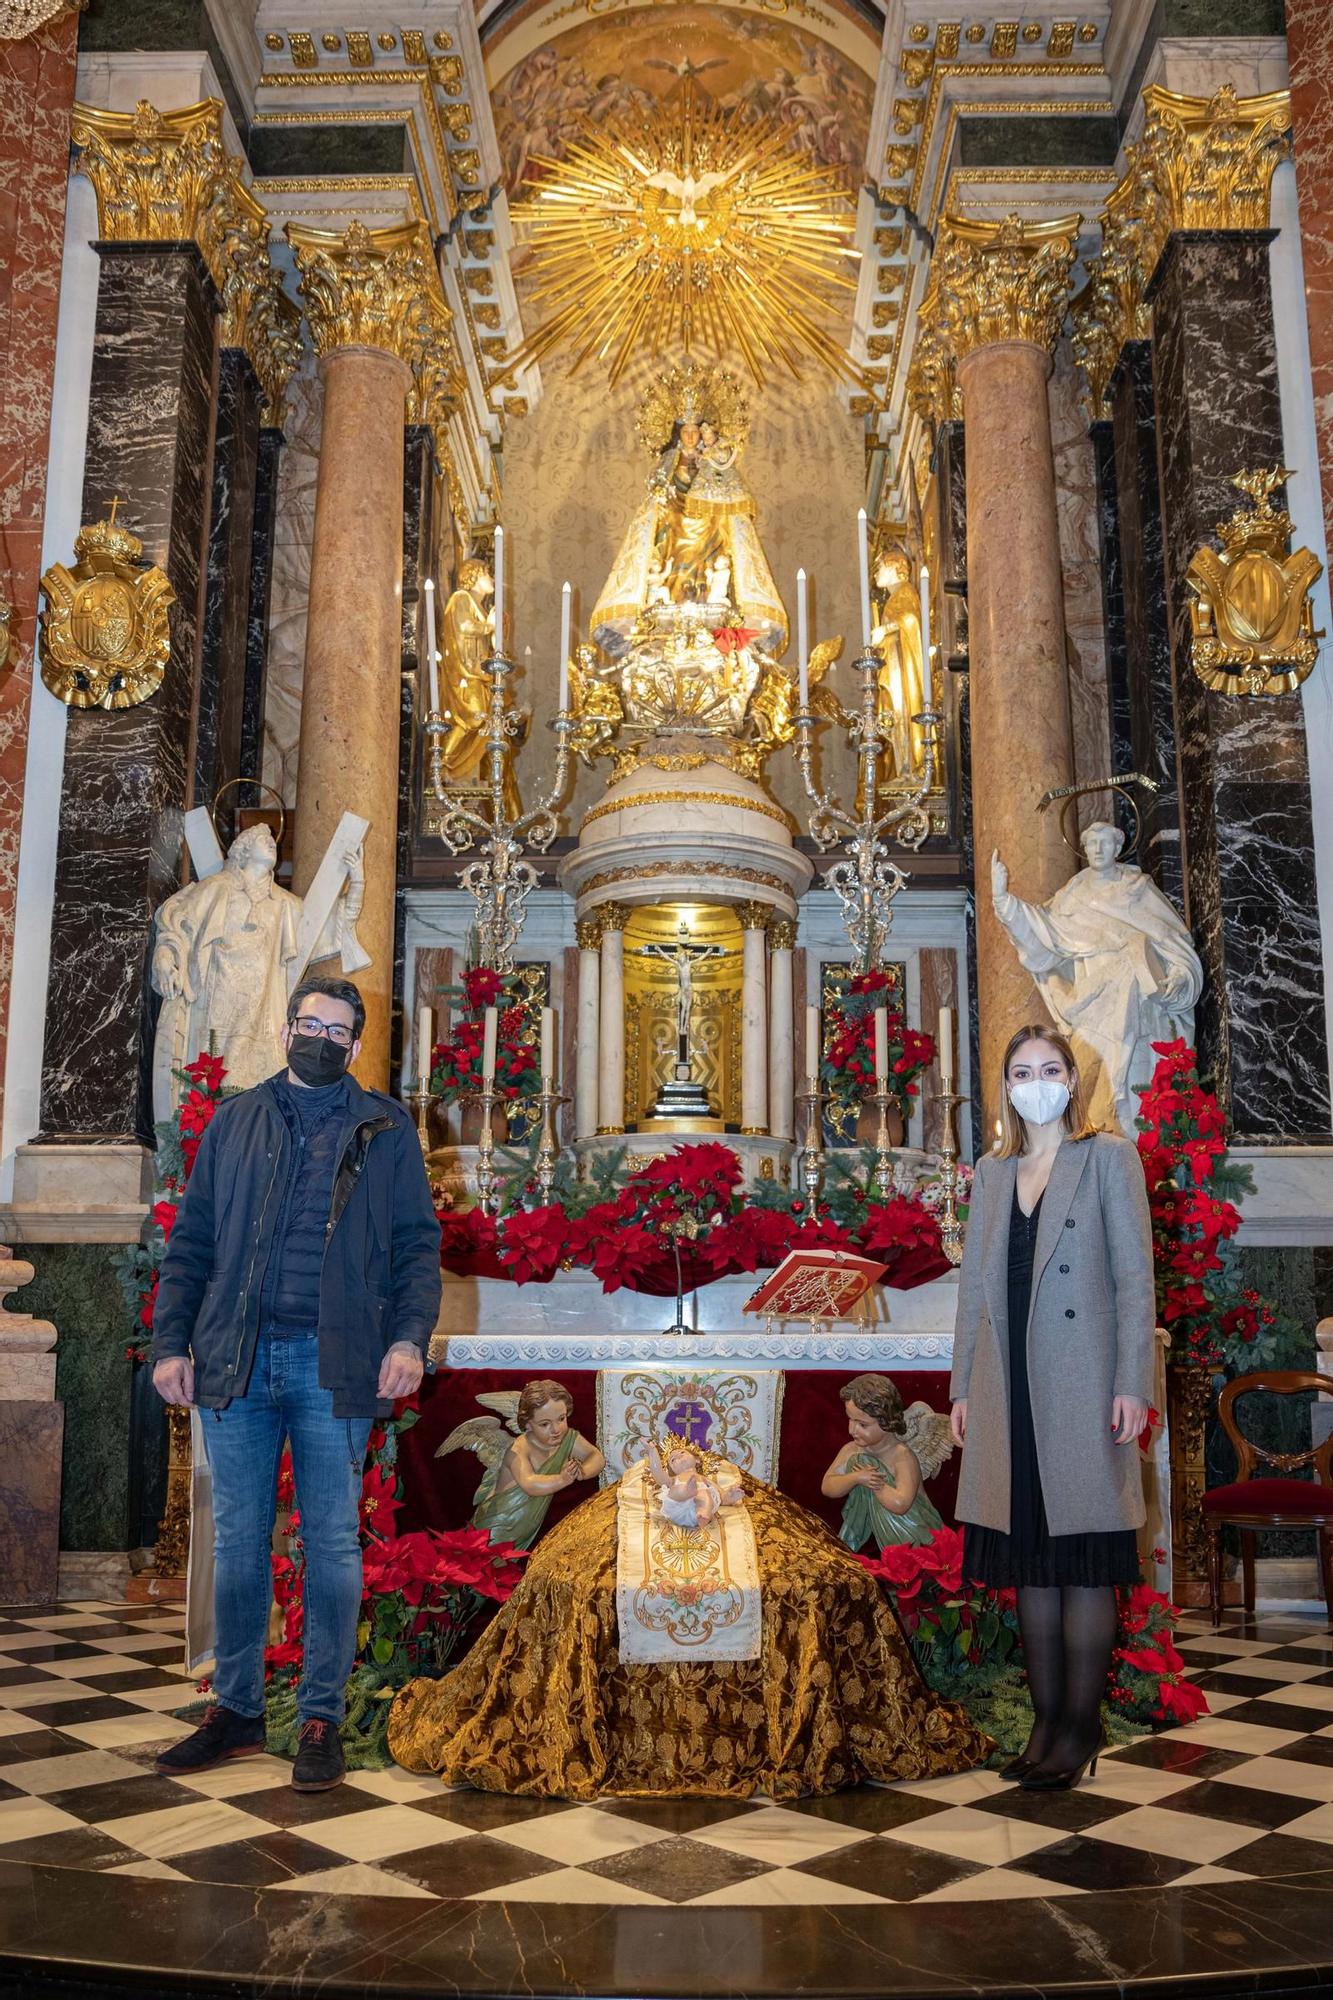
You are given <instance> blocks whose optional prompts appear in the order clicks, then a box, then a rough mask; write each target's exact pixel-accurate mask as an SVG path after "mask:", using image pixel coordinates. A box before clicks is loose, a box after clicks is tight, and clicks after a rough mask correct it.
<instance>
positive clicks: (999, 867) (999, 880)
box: [990, 847, 1009, 902]
mask: <svg viewBox="0 0 1333 2000" xmlns="http://www.w3.org/2000/svg"><path fill="white" fill-rule="evenodd" d="M990 892H991V895H992V897H993V898H994V900H995V901H996V902H998V901H999V899H1000V897H1001V896H1005V895H1007V894H1008V893H1009V870H1008V869H1007V868H1006V867H1005V865H1004V863H1003V861H1001V859H1000V850H999V849H998V847H997V848H996V849H994V851H993V852H992V854H991V858H990Z"/></svg>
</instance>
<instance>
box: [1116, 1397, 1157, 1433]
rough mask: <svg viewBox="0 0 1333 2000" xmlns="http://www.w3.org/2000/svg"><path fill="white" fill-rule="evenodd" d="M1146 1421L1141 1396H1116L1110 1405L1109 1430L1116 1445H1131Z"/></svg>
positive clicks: (1144, 1407) (1145, 1411)
mask: <svg viewBox="0 0 1333 2000" xmlns="http://www.w3.org/2000/svg"><path fill="white" fill-rule="evenodd" d="M1147 1421H1148V1405H1147V1404H1146V1403H1145V1402H1144V1400H1143V1398H1142V1396H1117V1397H1116V1399H1115V1401H1114V1402H1113V1403H1112V1405H1111V1430H1112V1432H1113V1434H1114V1436H1115V1441H1116V1443H1117V1444H1133V1442H1134V1440H1135V1438H1136V1437H1137V1436H1138V1435H1139V1433H1140V1431H1142V1429H1143V1427H1144V1425H1145V1424H1146V1423H1147Z"/></svg>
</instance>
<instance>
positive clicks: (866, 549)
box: [856, 507, 870, 651]
mask: <svg viewBox="0 0 1333 2000" xmlns="http://www.w3.org/2000/svg"><path fill="white" fill-rule="evenodd" d="M856 545H857V554H858V555H859V557H860V559H861V645H862V647H863V648H864V649H865V650H866V651H869V649H870V533H869V524H868V523H867V521H866V510H865V508H864V507H862V508H861V509H860V510H859V511H858V513H857V516H856Z"/></svg>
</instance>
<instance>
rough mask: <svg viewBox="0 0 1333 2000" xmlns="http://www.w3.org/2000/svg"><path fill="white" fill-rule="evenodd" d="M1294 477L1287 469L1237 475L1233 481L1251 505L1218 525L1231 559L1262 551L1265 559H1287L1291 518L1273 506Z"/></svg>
mask: <svg viewBox="0 0 1333 2000" xmlns="http://www.w3.org/2000/svg"><path fill="white" fill-rule="evenodd" d="M1290 477H1291V472H1290V469H1289V468H1288V467H1287V466H1285V465H1272V466H1266V467H1265V468H1264V469H1263V470H1262V471H1260V472H1238V473H1236V475H1235V476H1234V478H1233V479H1232V481H1231V483H1232V485H1233V486H1238V487H1239V488H1240V490H1241V492H1242V493H1243V494H1244V495H1245V497H1246V499H1247V500H1248V501H1249V503H1250V504H1249V506H1248V507H1245V506H1241V507H1237V509H1236V511H1235V513H1234V514H1232V515H1230V516H1229V517H1228V519H1226V520H1225V521H1219V522H1218V524H1217V533H1218V537H1219V539H1220V540H1221V543H1222V546H1223V548H1224V549H1225V550H1226V552H1227V554H1228V555H1229V556H1238V555H1242V554H1244V552H1245V550H1246V549H1260V550H1262V551H1263V552H1264V554H1265V555H1279V556H1282V555H1285V554H1286V553H1287V538H1288V536H1289V535H1290V534H1291V516H1290V514H1288V513H1287V511H1286V509H1285V508H1284V507H1275V506H1274V505H1273V495H1274V493H1275V492H1276V491H1277V489H1278V487H1279V486H1282V485H1284V484H1285V483H1286V481H1287V480H1288V479H1290Z"/></svg>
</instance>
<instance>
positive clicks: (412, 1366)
mask: <svg viewBox="0 0 1333 2000" xmlns="http://www.w3.org/2000/svg"><path fill="white" fill-rule="evenodd" d="M425 1366H426V1364H425V1362H424V1361H423V1360H422V1356H421V1349H420V1348H419V1347H416V1346H414V1345H413V1343H412V1342H411V1341H410V1340H396V1341H395V1342H394V1344H393V1346H392V1347H391V1348H390V1349H389V1351H388V1353H387V1354H386V1355H385V1357H384V1359H383V1361H382V1362H381V1363H380V1380H379V1388H378V1390H377V1391H376V1393H377V1394H378V1395H380V1396H389V1397H392V1399H393V1401H394V1402H395V1403H396V1402H397V1401H398V1399H399V1397H400V1396H412V1395H415V1394H416V1391H417V1390H418V1389H419V1388H420V1387H421V1377H422V1375H423V1374H424V1373H425Z"/></svg>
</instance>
